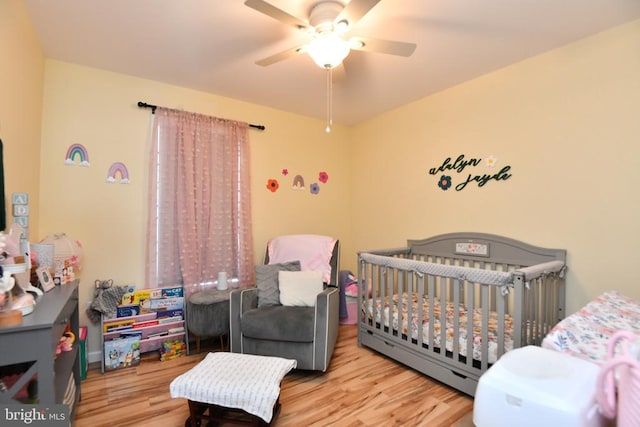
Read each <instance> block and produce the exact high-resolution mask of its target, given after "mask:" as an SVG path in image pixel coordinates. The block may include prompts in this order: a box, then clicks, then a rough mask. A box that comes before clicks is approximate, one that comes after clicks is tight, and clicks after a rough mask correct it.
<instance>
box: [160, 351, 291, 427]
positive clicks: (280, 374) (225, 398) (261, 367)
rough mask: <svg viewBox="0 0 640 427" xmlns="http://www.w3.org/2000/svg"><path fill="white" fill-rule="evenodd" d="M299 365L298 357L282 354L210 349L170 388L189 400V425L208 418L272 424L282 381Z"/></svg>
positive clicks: (210, 419)
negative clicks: (254, 353)
mask: <svg viewBox="0 0 640 427" xmlns="http://www.w3.org/2000/svg"><path fill="white" fill-rule="evenodd" d="M295 367H296V361H295V360H289V359H283V358H280V357H268V356H255V355H251V354H238V353H227V352H217V353H209V354H207V356H206V357H205V358H204V359H203V360H202V362H200V363H198V364H197V365H196V366H194V367H193V368H191V369H190V370H189V371H187V372H185V373H184V374H182V375H180V376H179V377H177V378H176V379H174V380H173V381H172V382H171V384H170V386H169V390H170V393H171V397H172V398H185V399H188V401H189V413H190V416H189V418H187V421H186V423H185V427H189V426H191V427H196V426H199V425H201V424H204V422H205V421H210V422H212V423H223V422H225V421H227V422H233V423H243V424H249V425H271V422H272V421H274V420H275V419H276V418H277V416H278V413H279V412H280V402H279V397H280V382H281V381H282V379H283V378H284V376H285V375H286V374H287V373H288V372H289V371H290V370H292V369H293V368H295ZM207 411H208V413H207Z"/></svg>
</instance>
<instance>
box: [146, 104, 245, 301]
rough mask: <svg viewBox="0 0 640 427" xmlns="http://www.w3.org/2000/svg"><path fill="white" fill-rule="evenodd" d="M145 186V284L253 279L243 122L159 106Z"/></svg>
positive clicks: (189, 286) (190, 287) (193, 285)
mask: <svg viewBox="0 0 640 427" xmlns="http://www.w3.org/2000/svg"><path fill="white" fill-rule="evenodd" d="M148 193H149V201H148V206H149V216H148V223H147V262H146V278H147V284H148V286H149V287H163V286H175V285H176V284H182V285H184V287H185V290H186V292H187V294H190V293H192V292H194V291H195V290H197V289H199V288H200V286H202V285H205V286H206V285H207V284H211V283H212V282H213V281H215V280H217V275H218V272H220V271H225V272H227V276H228V277H229V278H233V279H234V280H233V283H231V284H230V285H231V286H232V287H236V286H240V287H242V286H247V285H249V284H252V283H254V281H253V279H254V265H253V241H252V234H251V194H250V183H249V136H248V125H247V124H246V123H240V122H234V121H230V120H222V119H218V118H215V117H209V116H204V115H201V114H195V113H189V112H184V111H179V110H172V109H167V108H161V107H158V108H157V110H156V113H155V122H154V124H153V132H152V143H151V155H150V167H149V192H148Z"/></svg>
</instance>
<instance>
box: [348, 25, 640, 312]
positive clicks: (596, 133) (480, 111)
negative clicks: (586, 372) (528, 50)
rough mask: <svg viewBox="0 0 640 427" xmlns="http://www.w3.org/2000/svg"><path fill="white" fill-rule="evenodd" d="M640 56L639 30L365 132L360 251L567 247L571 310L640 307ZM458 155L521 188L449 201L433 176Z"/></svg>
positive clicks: (359, 155)
mask: <svg viewBox="0 0 640 427" xmlns="http://www.w3.org/2000/svg"><path fill="white" fill-rule="evenodd" d="M639 52H640V21H636V22H633V23H631V24H628V25H625V26H621V27H618V28H615V29H613V30H610V31H607V32H604V33H601V34H599V35H596V36H593V37H590V38H587V39H584V40H582V41H579V42H577V43H574V44H571V45H568V46H566V47H563V48H561V49H557V50H554V51H551V52H548V53H546V54H544V55H541V56H538V57H535V58H532V59H529V60H527V61H523V62H521V63H518V64H515V65H513V66H510V67H507V68H504V69H502V70H500V71H497V72H494V73H492V74H489V75H485V76H483V77H481V78H478V79H475V80H473V81H469V82H467V83H464V84H461V85H459V86H457V87H454V88H451V89H449V90H446V91H444V92H441V93H439V94H436V95H434V96H431V97H428V98H424V99H422V100H420V101H417V102H415V103H412V104H410V105H406V106H403V107H401V108H399V109H397V110H394V111H392V112H389V113H387V114H383V115H381V116H379V117H376V118H374V119H372V120H370V121H368V122H366V123H361V124H359V125H357V126H355V127H354V128H353V129H352V133H353V134H352V141H351V142H352V145H353V147H352V149H353V151H354V159H357V162H354V163H357V165H358V170H357V172H356V173H354V174H353V187H352V191H351V196H352V203H353V206H357V209H354V210H353V223H354V242H353V244H354V246H355V247H356V248H358V249H372V248H385V247H396V246H403V245H405V244H406V239H408V238H412V239H414V238H415V239H417V238H423V237H428V236H431V235H435V234H439V233H445V232H456V231H478V232H489V233H496V234H501V235H505V236H509V237H512V238H515V239H518V240H523V241H525V242H528V243H532V244H535V245H539V246H545V247H558V248H565V249H567V252H568V268H569V270H568V277H567V284H568V289H567V302H568V309H569V311H570V312H572V311H574V310H576V309H577V308H579V307H580V306H581V305H583V304H584V303H586V302H587V301H588V300H589V299H592V298H594V297H595V296H597V295H598V294H600V293H601V292H602V291H604V290H608V289H618V290H620V291H622V292H624V293H626V294H628V295H630V296H632V297H635V298H639V299H640V286H638V282H637V277H636V276H637V275H636V274H635V264H636V263H637V262H638V251H637V249H636V246H637V243H638V239H639V238H640V221H639V218H640V197H639V196H638V194H639V191H638V186H639V185H640V177H639V171H640V140H639V139H638V138H639V135H640V120H639V119H638V118H639V115H638V114H639V111H638V106H639V105H640V77H639V76H640V54H639ZM391 147H393V149H391ZM460 154H464V155H465V157H467V158H469V157H473V158H482V159H486V158H487V157H488V156H491V155H493V156H494V157H495V158H497V160H498V163H497V165H496V166H495V167H494V168H493V170H492V172H491V173H492V174H493V173H496V172H498V171H499V169H500V168H501V167H503V166H506V165H510V166H511V171H510V173H511V174H512V176H511V177H510V178H509V179H508V180H504V181H498V182H495V181H494V182H489V183H487V184H486V185H484V186H483V187H482V188H479V187H478V186H477V185H468V186H467V188H465V189H463V190H461V191H456V190H455V189H454V188H450V189H449V190H447V191H442V190H441V189H440V188H438V186H437V179H438V177H440V176H441V175H442V174H437V175H436V176H433V175H430V174H429V173H428V171H429V169H430V168H433V167H438V166H440V165H441V164H442V162H443V160H444V159H446V158H447V157H451V158H452V159H455V158H457V157H458V155H460ZM490 170H491V169H490V168H486V167H481V166H478V167H477V168H467V169H465V170H464V171H463V173H457V172H454V173H448V175H450V176H451V177H452V179H453V180H454V186H455V185H456V184H457V183H459V182H461V181H463V179H462V177H463V176H464V177H465V178H466V176H467V175H468V173H470V172H471V173H473V174H475V173H478V172H479V173H481V174H483V173H487V171H490Z"/></svg>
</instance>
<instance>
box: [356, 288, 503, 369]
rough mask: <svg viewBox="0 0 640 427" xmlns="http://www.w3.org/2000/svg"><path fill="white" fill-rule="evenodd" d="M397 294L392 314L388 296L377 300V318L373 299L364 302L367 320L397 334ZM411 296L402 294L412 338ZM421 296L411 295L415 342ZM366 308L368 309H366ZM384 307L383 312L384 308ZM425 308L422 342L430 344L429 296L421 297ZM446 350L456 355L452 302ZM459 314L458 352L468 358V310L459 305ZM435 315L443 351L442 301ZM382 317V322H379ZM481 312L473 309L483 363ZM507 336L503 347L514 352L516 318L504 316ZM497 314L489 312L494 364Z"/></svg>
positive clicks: (405, 328)
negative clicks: (391, 329) (514, 324)
mask: <svg viewBox="0 0 640 427" xmlns="http://www.w3.org/2000/svg"><path fill="white" fill-rule="evenodd" d="M398 298H399V296H398V295H393V304H392V306H393V313H392V314H391V315H389V310H390V304H389V298H388V297H385V300H384V303H382V300H380V299H378V300H376V306H377V310H376V313H375V319H374V310H373V302H374V301H373V300H369V302H368V304H367V303H363V312H364V311H366V313H367V317H368V319H369V320H371V321H375V322H376V323H378V324H382V325H384V326H385V327H387V328H389V327H391V328H393V330H394V331H396V332H397V331H398V325H399V324H400V320H399V318H400V316H399V313H398ZM407 299H408V295H407V294H406V293H404V294H403V295H402V305H401V307H402V317H401V319H402V321H401V322H402V334H403V335H406V336H409V333H408V332H409V322H408V320H409V319H408V318H409V316H408V310H407V307H408V304H407ZM419 299H420V298H419V296H418V295H417V294H412V300H413V301H412V302H413V306H412V319H411V338H412V339H413V340H417V339H418V318H417V317H418V316H417V312H418V309H417V307H418V300H419ZM364 305H366V306H364ZM383 305H384V309H383ZM422 306H423V313H424V316H423V317H424V319H423V321H422V341H423V343H425V344H427V343H428V342H429V320H430V319H429V315H428V313H429V311H428V310H429V298H428V297H427V296H423V297H422ZM445 310H446V312H445V317H446V321H445V323H446V324H445V330H446V332H445V337H446V338H445V340H446V343H445V349H446V350H447V351H449V352H453V342H454V339H455V338H454V335H455V334H454V332H455V331H454V313H455V305H454V303H453V302H447V304H446V308H445ZM458 312H459V324H460V330H459V335H458V352H459V354H460V355H462V356H465V357H466V356H467V336H468V331H467V325H468V324H467V322H468V315H469V313H468V310H467V308H466V307H465V306H464V305H463V304H460V305H459V306H458ZM433 313H434V317H435V319H434V321H433V330H434V335H435V336H434V347H436V348H442V339H441V337H442V325H441V322H440V314H441V304H440V301H439V300H435V301H434V307H433ZM381 315H382V319H380V317H381ZM389 319H391V326H390V325H389ZM482 319H483V318H482V311H481V309H474V310H473V347H472V348H473V355H472V357H473V359H474V360H478V361H481V360H482V357H481V354H482V353H481V352H482ZM504 326H505V333H504V347H505V352H506V351H509V350H512V349H513V319H512V317H511V316H509V315H508V314H507V315H505V320H504ZM497 332H498V315H497V313H496V312H493V311H492V312H490V315H489V324H488V341H489V342H488V352H489V357H488V362H489V363H495V362H496V361H497V360H498V340H497V338H498V333H497Z"/></svg>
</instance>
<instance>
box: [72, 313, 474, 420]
mask: <svg viewBox="0 0 640 427" xmlns="http://www.w3.org/2000/svg"><path fill="white" fill-rule="evenodd" d="M202 345H203V348H201V353H200V354H192V355H190V356H186V357H183V358H180V359H175V360H170V361H165V362H161V361H159V360H157V359H158V357H155V356H147V357H145V358H144V360H143V361H142V362H141V363H140V365H138V366H136V367H132V368H127V369H123V370H117V371H111V372H107V373H105V374H102V373H101V372H100V367H99V366H92V367H91V368H90V369H89V372H88V375H87V379H86V380H84V381H83V382H82V399H81V401H80V403H79V404H78V407H77V413H76V418H75V422H74V424H73V425H74V427H126V426H136V427H147V426H148V427H156V426H163V427H182V426H184V424H185V420H186V419H187V417H188V416H189V409H188V406H187V402H186V400H185V399H171V397H170V395H169V384H170V383H171V381H172V380H173V379H174V378H176V377H177V376H178V375H180V374H182V373H184V372H186V371H188V370H189V369H191V368H192V367H193V366H195V365H196V364H198V363H199V362H200V361H201V360H202V359H203V358H204V356H205V355H206V353H207V351H220V349H219V348H216V347H214V346H215V345H219V343H218V342H217V340H215V339H212V340H208V341H204V342H203V343H202ZM280 402H281V404H282V409H281V412H280V415H279V417H278V419H277V422H276V425H277V426H301V425H304V426H341V427H361V426H381V425H384V426H394V425H395V426H429V427H440V426H443V427H444V426H456V427H466V426H471V425H472V424H471V413H472V409H473V399H471V398H470V397H469V396H467V395H465V394H462V393H459V392H457V391H456V390H454V389H451V388H450V387H447V386H445V385H443V384H441V383H439V382H437V381H434V380H431V379H430V378H429V377H427V376H425V375H423V374H421V373H419V372H416V371H414V370H412V369H410V368H407V367H406V366H404V365H402V364H400V363H397V362H395V361H393V360H391V359H389V358H387V357H385V356H382V355H380V354H378V353H376V352H374V351H372V350H370V349H368V348H360V347H358V345H357V327H356V326H355V325H341V326H340V334H339V337H338V343H337V345H336V349H335V352H334V355H333V358H332V360H331V365H330V367H329V370H328V371H327V372H324V373H323V372H308V371H293V372H291V373H290V374H289V375H287V376H286V377H285V378H284V380H283V381H282V384H281V392H280Z"/></svg>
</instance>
